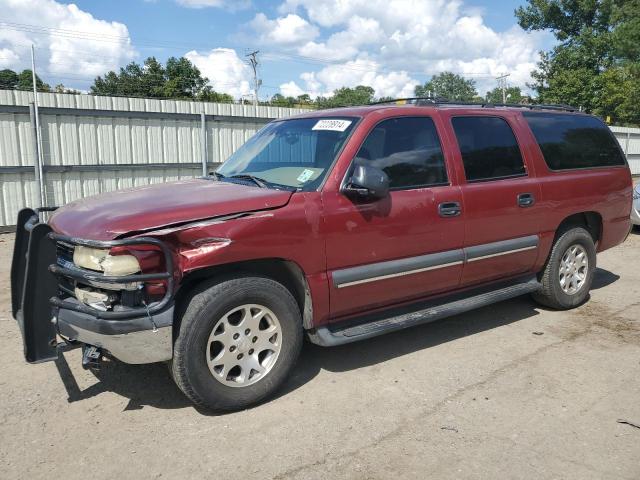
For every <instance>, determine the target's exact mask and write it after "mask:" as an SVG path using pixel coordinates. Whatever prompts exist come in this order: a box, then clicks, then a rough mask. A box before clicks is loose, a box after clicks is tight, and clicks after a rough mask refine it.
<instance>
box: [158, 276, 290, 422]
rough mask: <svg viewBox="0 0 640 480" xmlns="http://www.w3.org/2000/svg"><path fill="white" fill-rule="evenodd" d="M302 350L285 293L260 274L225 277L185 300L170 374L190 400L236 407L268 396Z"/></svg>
mask: <svg viewBox="0 0 640 480" xmlns="http://www.w3.org/2000/svg"><path fill="white" fill-rule="evenodd" d="M260 316H262V320H259V321H256V320H255V319H256V318H259V317H260ZM256 322H257V323H256ZM278 326H279V329H278V328H277V327H278ZM249 327H251V328H253V331H251V332H250V333H246V332H247V331H249V330H250V328H249ZM254 327H255V328H254ZM214 328H215V330H214ZM273 332H275V333H274V334H273V336H271V338H268V337H269V336H270V335H271V334H272V333H273ZM236 336H238V339H235V337H236ZM256 339H257V340H256ZM256 342H257V343H256ZM267 342H268V343H267ZM265 346H266V347H265ZM252 347H255V350H254V349H253V348H252ZM265 348H266V349H265ZM301 348H302V319H301V315H300V309H299V307H298V304H297V303H296V301H295V299H294V298H293V296H292V295H291V293H290V292H289V290H287V289H286V288H285V287H284V286H283V285H282V284H280V283H278V282H276V281H274V280H271V279H269V278H265V277H258V276H234V277H226V278H223V279H220V280H218V281H216V282H214V283H209V284H207V285H204V286H202V287H200V288H199V289H198V290H197V291H196V292H194V294H193V296H192V297H191V299H190V301H189V302H188V305H187V306H186V309H185V311H184V315H183V317H182V321H181V324H180V329H179V332H178V334H177V337H176V340H175V343H174V354H173V360H172V362H171V366H170V367H171V373H172V375H173V378H174V380H175V382H176V383H177V385H178V387H180V389H181V390H182V391H183V392H184V393H185V395H186V396H187V397H189V399H191V401H193V402H194V403H195V404H196V405H199V406H202V407H206V408H210V409H212V410H216V411H226V410H239V409H243V408H247V407H249V406H252V405H255V404H257V403H259V402H261V401H262V400H264V399H266V398H267V397H269V396H271V395H273V394H274V393H275V392H276V391H277V390H278V388H279V387H280V386H281V385H282V384H283V382H284V381H285V380H286V379H287V377H288V375H289V373H290V372H291V369H292V368H293V366H294V365H295V363H296V361H297V359H298V356H299V354H300V350H301ZM258 350H260V351H258ZM276 350H277V352H276ZM241 356H242V357H243V358H242V360H240V357H241ZM218 358H219V360H216V359H218ZM236 359H237V360H236ZM256 359H257V362H258V363H256ZM218 362H222V365H223V366H222V367H220V365H216V363H218ZM232 364H237V365H236V366H232ZM247 365H248V366H247ZM263 365H264V366H263ZM254 367H255V368H254ZM261 369H262V371H259V370H261Z"/></svg>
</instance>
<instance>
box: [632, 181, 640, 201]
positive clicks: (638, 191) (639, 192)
mask: <svg viewBox="0 0 640 480" xmlns="http://www.w3.org/2000/svg"><path fill="white" fill-rule="evenodd" d="M639 198H640V183H639V184H638V185H636V188H634V189H633V199H634V200H638V199H639Z"/></svg>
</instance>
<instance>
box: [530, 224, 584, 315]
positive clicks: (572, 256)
mask: <svg viewBox="0 0 640 480" xmlns="http://www.w3.org/2000/svg"><path fill="white" fill-rule="evenodd" d="M595 268H596V248H595V245H594V242H593V238H592V237H591V234H590V233H589V232H587V231H586V230H585V229H584V228H581V227H575V228H571V229H569V230H566V231H565V232H563V233H562V234H561V235H560V236H559V237H558V238H557V239H556V241H555V243H554V245H553V248H552V250H551V254H550V255H549V259H548V261H547V264H546V265H545V268H544V270H543V271H542V274H541V278H540V283H541V284H542V288H541V289H540V291H538V292H536V293H535V294H534V295H533V297H534V299H535V300H536V301H538V302H539V303H541V304H542V305H545V306H547V307H551V308H555V309H558V310H567V309H570V308H574V307H577V306H578V305H580V304H582V303H584V301H585V300H586V299H587V297H588V295H589V289H590V288H591V283H592V281H593V274H594V271H595Z"/></svg>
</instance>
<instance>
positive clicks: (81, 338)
mask: <svg viewBox="0 0 640 480" xmlns="http://www.w3.org/2000/svg"><path fill="white" fill-rule="evenodd" d="M55 322H56V325H57V328H58V332H59V333H60V334H61V335H62V336H63V337H65V338H67V339H69V340H72V341H76V342H80V343H86V344H88V345H94V346H96V347H100V348H102V349H104V350H108V351H109V353H111V355H113V356H114V357H116V358H117V359H118V360H121V361H123V362H125V363H154V362H163V361H165V360H171V358H172V356H173V338H172V337H173V335H172V329H173V328H172V325H173V306H170V307H168V308H166V309H165V310H163V311H162V312H160V313H157V314H155V315H153V316H152V317H134V318H131V319H127V320H104V319H97V318H95V317H92V316H91V315H89V314H86V313H82V312H77V311H74V310H68V309H66V308H60V309H59V310H58V316H57V318H55Z"/></svg>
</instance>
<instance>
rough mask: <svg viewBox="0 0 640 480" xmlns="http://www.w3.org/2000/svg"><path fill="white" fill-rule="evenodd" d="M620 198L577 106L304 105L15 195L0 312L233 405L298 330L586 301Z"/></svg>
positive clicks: (595, 133) (625, 208) (56, 347)
mask: <svg viewBox="0 0 640 480" xmlns="http://www.w3.org/2000/svg"><path fill="white" fill-rule="evenodd" d="M400 103H402V102H400ZM631 204H632V182H631V175H630V171H629V167H628V165H627V163H626V161H625V158H624V156H623V154H622V152H621V150H620V148H619V146H618V144H617V142H616V140H615V139H614V137H613V136H612V134H611V132H610V131H609V129H608V128H607V127H606V126H605V125H604V124H603V123H602V122H601V121H600V120H599V119H597V118H595V117H593V116H590V115H586V114H583V113H580V112H577V111H575V110H573V109H570V108H563V107H551V106H504V105H503V106H500V105H460V104H457V105H456V104H448V103H436V102H434V101H433V100H427V99H409V100H408V101H405V102H404V104H398V103H387V104H378V105H373V106H363V107H356V108H341V109H335V110H324V111H315V112H311V113H306V114H303V115H299V116H296V117H292V118H288V119H284V120H276V121H273V122H271V123H269V124H268V125H266V126H265V127H264V128H263V129H262V130H260V131H259V132H258V133H257V134H256V135H255V136H254V137H253V138H251V139H250V140H249V141H248V142H247V143H245V144H244V145H243V146H242V147H241V148H240V149H239V150H238V151H237V152H236V153H234V154H233V155H232V156H231V157H230V158H229V159H228V160H227V161H226V162H225V163H224V164H222V166H220V167H219V168H218V169H217V170H216V171H215V172H212V173H211V175H210V176H208V177H205V178H197V179H192V180H185V181H178V182H173V183H167V184H162V185H153V186H145V187H141V188H134V189H130V190H123V191H118V192H113V193H107V194H103V195H99V196H96V197H91V198H85V199H82V200H78V201H75V202H73V203H70V204H68V205H66V206H64V207H61V208H59V209H56V210H55V211H54V212H53V213H50V212H46V210H53V209H36V210H32V209H24V210H22V211H20V213H19V215H18V221H17V225H18V228H17V234H16V244H15V253H14V258H13V265H12V271H11V286H12V308H13V315H14V317H15V318H16V319H17V321H18V322H19V324H20V327H21V330H22V334H23V343H24V351H25V356H26V360H27V361H28V362H41V361H46V360H53V359H56V358H57V356H58V354H59V352H60V351H61V347H64V348H67V347H69V346H73V345H79V346H82V348H83V365H85V366H86V367H94V366H97V364H98V362H100V360H101V359H102V358H103V356H107V355H108V356H111V357H115V358H116V359H119V360H121V361H123V362H128V363H134V364H141V363H151V362H169V365H170V370H171V373H172V375H173V378H174V379H175V381H176V383H177V384H178V386H179V387H180V389H181V390H182V391H183V392H184V393H185V394H186V395H187V396H188V397H189V398H190V399H191V400H192V401H193V402H195V403H196V404H198V405H202V406H206V407H209V408H213V409H217V410H229V409H239V408H243V407H247V406H249V405H253V404H256V403H257V402H259V401H261V400H263V399H265V398H266V397H268V396H269V395H272V394H273V393H274V391H275V390H276V389H277V388H278V387H279V386H280V385H282V383H283V382H284V381H285V379H286V378H287V376H288V375H289V373H290V372H291V370H292V368H293V366H294V364H295V362H296V359H297V358H298V354H299V352H300V349H301V346H302V342H303V337H304V336H305V335H306V336H307V337H308V338H309V340H310V341H311V342H313V343H316V344H318V345H322V346H332V345H341V344H345V343H349V342H354V341H357V340H361V339H365V338H370V337H373V336H376V335H381V334H383V333H386V332H390V331H394V330H398V329H402V328H407V327H411V326H414V325H417V324H421V323H425V322H430V321H433V320H437V319H441V318H444V317H447V316H451V315H454V314H458V313H461V312H466V311H469V310H472V309H474V308H477V307H480V306H483V305H487V304H490V303H493V302H498V301H501V300H505V299H508V298H512V297H515V296H518V295H522V294H527V293H531V294H533V296H534V298H535V299H536V300H538V301H539V302H540V303H541V304H543V305H545V306H547V307H551V308H555V309H569V308H573V307H575V306H577V305H580V304H581V303H583V302H584V301H586V300H587V298H588V295H589V289H590V286H591V282H592V280H593V276H594V271H595V267H596V252H601V251H603V250H606V249H608V248H611V247H613V246H615V245H618V244H619V243H621V242H623V241H624V240H625V238H626V236H627V235H628V233H629V230H630V227H631V225H630V218H629V215H630V210H631ZM46 217H48V220H46V221H45V218H46Z"/></svg>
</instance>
